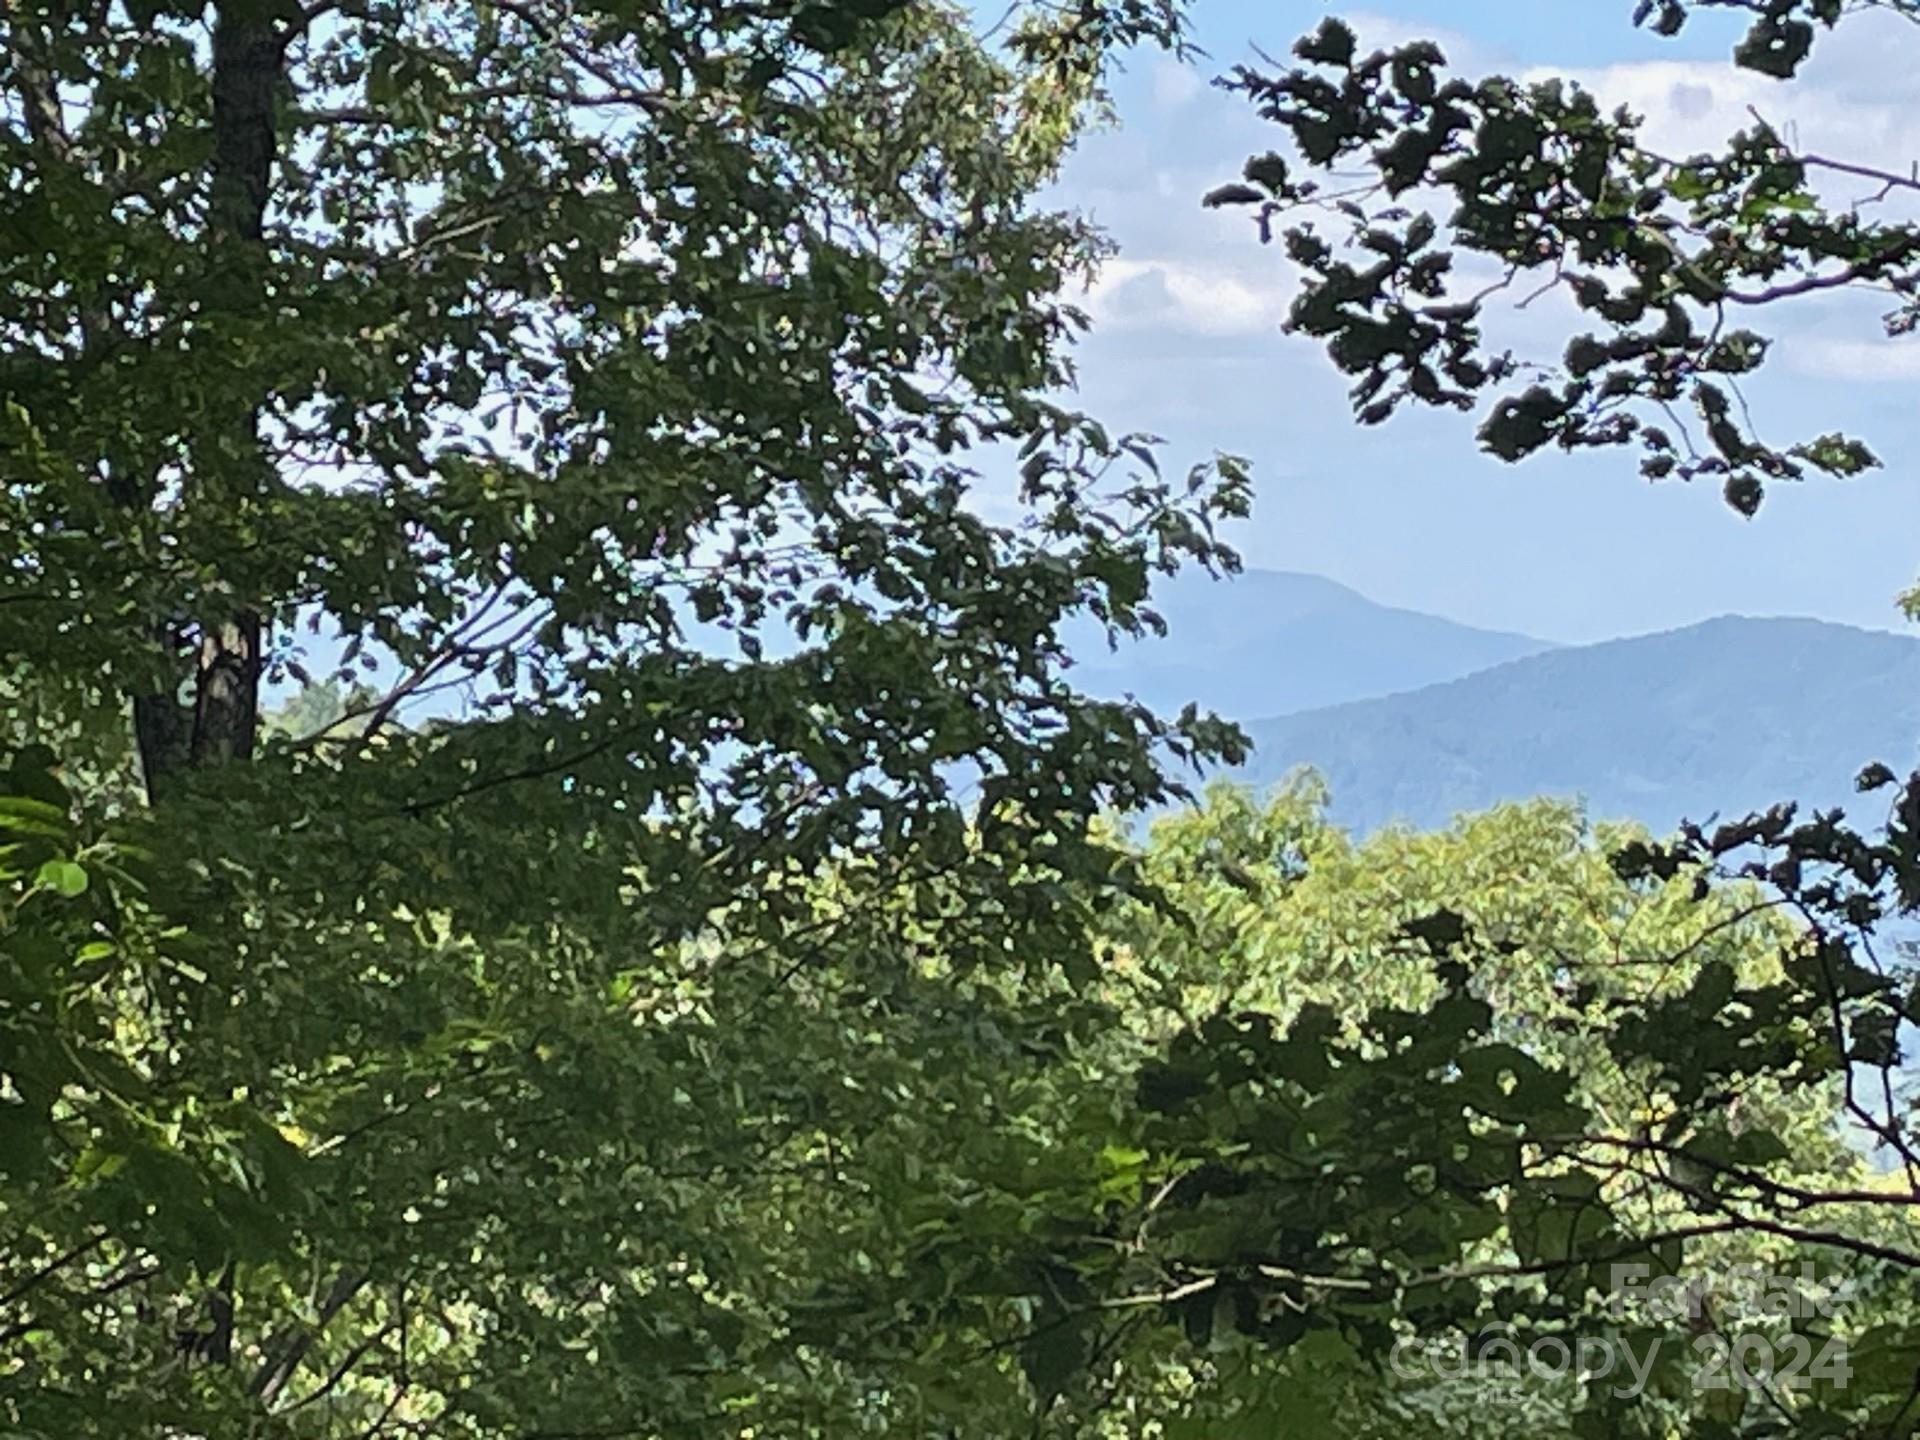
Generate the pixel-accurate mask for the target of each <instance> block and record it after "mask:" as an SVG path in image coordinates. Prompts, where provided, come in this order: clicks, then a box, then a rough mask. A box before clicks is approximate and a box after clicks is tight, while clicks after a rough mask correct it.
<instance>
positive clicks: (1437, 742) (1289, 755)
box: [1233, 617, 1920, 831]
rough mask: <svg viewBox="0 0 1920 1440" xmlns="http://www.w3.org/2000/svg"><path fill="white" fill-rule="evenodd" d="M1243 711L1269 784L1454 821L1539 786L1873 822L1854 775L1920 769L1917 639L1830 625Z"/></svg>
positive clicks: (1345, 815)
mask: <svg viewBox="0 0 1920 1440" xmlns="http://www.w3.org/2000/svg"><path fill="white" fill-rule="evenodd" d="M1244 716H1245V712H1244V711H1243V712H1241V715H1237V716H1235V717H1233V718H1235V719H1240V720H1241V721H1242V724H1243V725H1244V727H1245V728H1246V730H1247V732H1248V734H1249V735H1250V736H1251V737H1252V739H1253V741H1254V743H1255V746H1256V749H1255V754H1254V758H1253V760H1252V762H1251V763H1250V764H1249V765H1248V766H1246V767H1245V768H1244V769H1243V770H1241V771H1239V772H1236V778H1239V779H1242V780H1247V781H1251V782H1252V783H1254V784H1256V785H1260V786H1265V785H1268V784H1271V783H1272V782H1274V781H1277V780H1279V779H1281V778H1282V777H1283V776H1284V775H1286V773H1287V772H1288V771H1290V770H1291V769H1293V768H1294V767H1295V766H1297V765H1300V764H1311V765H1312V766H1313V767H1314V768H1315V769H1317V770H1319V771H1320V773H1321V774H1322V775H1323V776H1324V777H1325V779H1326V781H1327V783H1328V786H1329V788H1330V789H1331V791H1332V798H1333V815H1334V818H1336V819H1338V820H1340V821H1341V822H1343V823H1345V824H1347V825H1349V826H1352V827H1354V828H1356V829H1359V830H1363V831H1364V830H1369V829H1372V828H1374V827H1375V826H1377V825H1380V824H1382V823H1384V822H1386V821H1389V820H1405V821H1407V822H1409V823H1412V824H1414V825H1418V826H1431V825H1440V824H1444V823H1446V822H1447V821H1448V820H1449V819H1451V818H1452V817H1453V816H1454V815H1455V814H1457V813H1459V812H1460V811H1463V810H1473V809H1480V808H1484V807H1485V806H1487V805H1490V804H1493V803H1495V802H1497V801H1501V800H1510V799H1519V798H1522V797H1525V796H1529V795H1540V794H1545V795H1561V796H1577V797H1580V798H1582V799H1584V800H1585V802H1586V805H1587V810H1588V813H1589V814H1590V815H1591V816H1593V817H1595V818H1633V819H1638V820H1641V821H1643V822H1645V823H1646V824H1647V825H1648V826H1650V827H1652V828H1653V829H1655V830H1656V831H1665V830H1669V829H1671V828H1672V827H1673V826H1674V825H1675V824H1677V823H1678V822H1679V821H1680V820H1682V819H1694V820H1705V819H1706V818H1707V817H1708V815H1709V814H1712V813H1715V812H1717V813H1719V814H1720V815H1721V816H1723V817H1724V816H1730V815H1736V814H1744V813H1745V812H1747V811H1748V810H1751V809H1755V808H1761V807H1764V806H1766V805H1769V804H1773V803H1775V802H1777V801H1780V800H1786V799H1795V800H1799V801H1802V802H1803V803H1811V804H1819V805H1823V806H1824V805H1844V806H1848V807H1849V808H1850V809H1855V810H1857V811H1858V813H1859V814H1860V815H1861V817H1862V818H1866V817H1867V816H1868V815H1869V814H1872V815H1873V816H1874V818H1878V814H1879V812H1880V811H1881V810H1882V809H1884V803H1885V802H1884V799H1883V798H1882V797H1880V796H1859V795H1856V794H1855V793H1854V792H1853V786H1852V779H1853V776H1854V775H1855V774H1856V773H1858V771H1859V769H1860V768H1861V767H1862V766H1863V765H1865V764H1866V763H1868V762H1869V761H1874V760H1879V761H1883V762H1885V763H1886V764H1888V765H1890V766H1892V767H1893V768H1894V770H1895V771H1896V772H1899V773H1901V774H1904V773H1906V772H1907V771H1908V770H1909V769H1911V768H1913V767H1914V766H1915V765H1916V764H1920V744H1917V743H1916V742H1920V640H1914V639H1910V638H1908V637H1905V636H1901V635H1893V634H1885V633H1881V632H1877V631H1869V630H1858V629H1854V628H1852V627H1851V626H1845V625H1834V624H1828V623H1826V622H1823V621H1817V620H1797V619H1746V618H1738V617H1728V618H1724V619H1718V620H1709V621H1706V622H1704V623H1702V624H1698V625H1691V626H1688V627H1687V628H1685V629H1681V630H1671V631H1666V632H1663V633H1660V634H1655V635H1643V636H1638V637H1635V638H1632V639H1626V640H1613V641H1608V642H1606V643H1604V644H1598V645H1583V646H1569V647H1564V648H1558V649H1553V650H1548V651H1545V652H1543V653H1539V654H1535V655H1530V656H1527V657H1525V658H1522V659H1519V660H1515V661H1512V662H1510V663H1507V664H1502V665H1497V666H1494V667H1493V668H1491V669H1487V670H1485V671H1482V672H1480V673H1478V674H1474V675H1470V676H1467V677H1465V678H1462V679H1456V680H1452V681H1450V682H1448V683H1445V684H1439V685H1430V686H1426V687H1423V688H1417V689H1410V690H1409V691H1408V692H1407V693H1403V694H1397V695H1392V696H1388V697H1385V698H1380V699H1371V700H1363V701H1358V702H1355V703H1349V704H1342V705H1335V706H1330V707H1324V708H1318V709H1313V710H1309V711H1306V712H1304V713H1299V714H1293V715H1285V716H1281V717H1279V718H1275V719H1266V720H1257V721H1249V720H1247V719H1245V718H1244Z"/></svg>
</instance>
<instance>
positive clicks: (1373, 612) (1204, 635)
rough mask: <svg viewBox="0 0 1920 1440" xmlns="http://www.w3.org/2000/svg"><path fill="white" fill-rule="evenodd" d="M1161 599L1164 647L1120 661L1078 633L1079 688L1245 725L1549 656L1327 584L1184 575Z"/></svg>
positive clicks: (1158, 644)
mask: <svg viewBox="0 0 1920 1440" xmlns="http://www.w3.org/2000/svg"><path fill="white" fill-rule="evenodd" d="M1154 596H1155V600H1154V604H1155V608H1156V609H1158V610H1159V612H1160V614H1161V615H1162V616H1163V617H1165V619H1166V621H1167V626H1168V633H1167V635H1166V636H1165V637H1164V638H1159V639H1148V640H1143V641H1139V642H1136V643H1133V644H1130V645H1127V646H1124V647H1123V648H1122V649H1121V650H1120V651H1119V652H1117V653H1115V652H1110V651H1109V650H1108V649H1107V648H1106V644H1105V642H1104V640H1103V639H1101V638H1100V637H1099V636H1098V635H1097V633H1096V632H1095V631H1094V630H1093V629H1092V627H1080V628H1078V629H1076V630H1075V631H1074V632H1073V633H1072V635H1071V636H1070V637H1069V648H1070V649H1071V650H1072V653H1073V654H1074V655H1075V656H1076V657H1078V658H1079V660H1080V663H1079V664H1078V665H1076V666H1075V667H1074V669H1073V679H1074V682H1075V683H1076V684H1077V685H1079V686H1080V688H1081V689H1083V690H1085V691H1087V692H1088V693H1090V694H1093V695H1098V696H1102V697H1118V696H1120V695H1122V694H1127V693H1131V694H1133V695H1135V696H1137V697H1138V698H1139V699H1141V700H1143V701H1145V702H1146V703H1147V704H1149V705H1150V706H1152V707H1153V708H1155V709H1157V710H1161V711H1164V712H1169V713H1171V712H1177V711H1178V710H1179V709H1180V707H1181V706H1183V705H1185V704H1186V703H1187V702H1188V701H1190V700H1191V701H1196V702H1198V703H1199V704H1200V706H1201V708H1203V709H1210V710H1214V711H1217V712H1218V713H1219V714H1221V715H1225V716H1228V717H1229V718H1234V719H1245V718H1247V717H1250V716H1255V715H1278V714H1284V713H1287V712H1291V711H1296V710H1305V709H1308V708H1311V707H1315V706H1322V705H1333V704H1337V703H1339V702H1341V701H1346V700H1357V699H1361V698H1363V697H1366V696H1373V695H1387V694H1391V693H1393V692H1394V691H1399V690H1409V689H1413V688H1415V687H1418V686H1422V685H1431V684H1434V683H1436V682H1438V681H1442V680H1452V679H1455V678H1457V677H1459V676H1462V675H1468V674H1471V673H1473V672H1474V671H1476V670H1483V669H1485V668H1486V667H1488V666H1490V665H1498V664H1500V663H1501V662H1502V661H1505V660H1513V659H1516V658H1518V657H1520V656H1523V655H1532V654H1536V653H1538V652H1540V651H1542V650H1547V649H1550V648H1551V646H1550V643H1549V642H1548V641H1544V640H1536V639H1533V638H1531V637H1529V636H1526V635H1513V634H1507V633H1503V632H1500V631H1494V630H1477V629H1474V628H1473V627H1472V626H1468V625H1459V624H1455V623H1454V622H1453V621H1451V620H1442V619H1440V618H1439V617H1437V616H1434V615H1422V614H1419V613H1417V612H1415V611H1412V610H1396V609H1393V608H1392V607H1390V606H1386V605H1377V604H1375V603H1374V602H1373V601H1371V600H1368V599H1367V598H1366V597H1364V596H1362V595H1360V594H1358V593H1357V592H1355V591H1353V590H1349V589H1348V588H1347V587H1346V586H1344V585H1340V584H1337V583H1335V582H1334V581H1332V580H1326V579H1322V578H1321V577H1319V576H1317V575H1297V574H1290V573H1287V572H1283V571H1275V570H1248V571H1246V572H1244V573H1243V574H1240V575H1237V576H1234V577H1231V578H1228V579H1223V580H1218V581H1216V580H1211V579H1209V578H1208V577H1207V576H1205V575H1204V574H1200V575H1192V574H1189V575H1181V576H1179V577H1176V578H1175V579H1173V580H1171V581H1162V582H1161V583H1160V584H1159V585H1158V586H1156V588H1155V592H1154Z"/></svg>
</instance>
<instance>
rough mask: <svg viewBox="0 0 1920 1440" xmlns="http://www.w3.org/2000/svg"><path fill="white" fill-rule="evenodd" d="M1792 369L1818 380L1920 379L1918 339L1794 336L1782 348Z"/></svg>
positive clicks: (1919, 346) (1919, 343) (1919, 344)
mask: <svg viewBox="0 0 1920 1440" xmlns="http://www.w3.org/2000/svg"><path fill="white" fill-rule="evenodd" d="M1783 349H1784V352H1785V354H1786V355H1787V357H1788V359H1789V362H1790V363H1791V364H1792V366H1793V368H1794V369H1795V370H1796V371H1798V372H1799V373H1800V374H1802V375H1810V376H1816V377H1818V378H1820V379H1822V380H1851V381H1856V382H1858V381H1868V382H1871V381H1902V382H1904V381H1910V380H1915V379H1920V342H1916V341H1912V340H1834V339H1829V338H1826V337H1819V338H1809V339H1797V340H1792V341H1790V342H1789V343H1788V344H1787V345H1786V346H1784V347H1783Z"/></svg>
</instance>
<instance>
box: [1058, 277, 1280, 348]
mask: <svg viewBox="0 0 1920 1440" xmlns="http://www.w3.org/2000/svg"><path fill="white" fill-rule="evenodd" d="M1237 272H1238V273H1237ZM1288 288H1291V287H1288V286H1286V285H1285V283H1284V281H1283V279H1282V277H1281V276H1280V275H1278V274H1269V275H1268V276H1266V277H1265V278H1264V280H1263V279H1262V278H1261V277H1258V276H1255V275H1250V274H1246V273H1244V267H1241V266H1233V265H1229V264H1223V263H1219V262H1216V261H1213V260H1208V259H1200V260H1189V259H1175V258H1165V259H1153V260H1140V259H1117V260H1110V261H1108V262H1107V264H1105V265H1104V266H1102V267H1101V271H1100V275H1099V278H1098V279H1097V280H1095V282H1094V284H1093V285H1092V287H1091V289H1090V291H1089V294H1088V299H1087V311H1088V313H1089V314H1091V315H1092V316H1093V318H1094V320H1095V322H1096V324H1098V325H1099V326H1100V327H1101V328H1102V329H1104V330H1175V331H1182V332H1185V333H1188V334H1195V335H1216V336H1218V335H1251V334H1257V333H1260V332H1271V331H1272V330H1273V329H1274V328H1275V327H1276V326H1278V325H1279V324H1280V322H1281V320H1282V319H1284V318H1285V316H1286V311H1287V295H1286V294H1285V293H1284V291H1285V290H1286V289H1288Z"/></svg>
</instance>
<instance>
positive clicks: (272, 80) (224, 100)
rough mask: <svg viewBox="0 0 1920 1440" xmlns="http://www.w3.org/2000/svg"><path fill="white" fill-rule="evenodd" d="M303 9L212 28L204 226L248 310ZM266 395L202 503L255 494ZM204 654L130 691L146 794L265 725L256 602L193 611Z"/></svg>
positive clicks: (228, 444) (244, 742)
mask: <svg viewBox="0 0 1920 1440" xmlns="http://www.w3.org/2000/svg"><path fill="white" fill-rule="evenodd" d="M298 20H299V11H298V8H297V7H296V6H291V5H289V4H287V3H285V0H225V3H223V4H221V5H219V6H218V8H217V11H216V16H215V20H214V29H213V173H212V197H211V198H212V205H211V208H210V211H209V221H210V232H211V233H210V234H209V235H208V237H207V243H208V249H209V254H210V258H211V259H212V260H213V262H214V263H213V266H212V267H211V269H212V276H213V281H214V287H215V288H214V296H215V297H216V298H217V301H218V304H219V307H220V309H222V310H224V311H226V312H227V313H229V314H242V315H243V314H246V313H247V312H250V311H255V310H257V308H258V307H259V306H260V305H262V304H263V303H265V299H266V286H265V271H266V262H267V255H266V247H265V245H264V243H263V240H262V236H263V234H264V230H265V221H266V212H267V201H268V197H269V194H270V188H271V183H272V172H273V162H274V159H275V156H276V153H277V149H278V144H279V140H278V136H277V135H276V134H275V132H274V124H273V103H274V95H275V91H276V90H277V89H278V88H279V85H280V82H281V72H282V68H283V66H284V64H285V57H286V49H287V45H288V43H289V41H290V40H291V39H292V38H293V35H294V33H295V29H296V27H297V24H298ZM259 421H260V403H259V401H258V400H257V399H255V398H250V397H246V396H245V394H244V391H242V392H241V396H240V397H237V398H236V400H235V403H234V409H233V413H232V415H231V416H230V417H229V419H228V421H227V423H228V425H229V426H230V427H231V428H230V430H229V432H228V433H226V434H224V435H219V436H217V437H216V438H215V440H214V443H213V445H212V447H211V450H212V453H210V454H201V455H196V456H195V457H193V463H194V464H195V465H196V467H198V468H199V470H200V471H201V472H202V473H200V474H197V475H196V476H195V477H194V479H195V482H196V484H197V487H198V488H199V490H200V492H201V495H202V496H203V497H204V498H203V503H209V502H212V503H218V501H219V500H224V501H225V502H226V503H228V504H238V503H242V500H243V497H245V496H247V495H248V494H249V493H257V490H258V488H259V487H260V485H261V483H262V480H263V477H264V473H265V470H266V467H267V465H268V461H267V459H266V457H265V456H264V455H263V453H262V450H261V445H260V434H259ZM195 622H196V623H195V629H194V639H195V642H196V653H195V655H194V664H193V668H192V671H191V673H190V674H189V673H185V670H186V667H185V661H186V659H187V656H186V655H185V654H184V653H183V654H182V657H181V659H182V672H183V673H182V674H181V675H180V677H179V678H180V680H181V682H183V685H184V686H187V687H190V689H189V694H188V696H187V697H185V698H183V697H182V695H181V693H180V691H181V689H182V688H183V686H182V685H176V686H174V687H172V688H170V689H163V690H160V691H157V692H155V693H150V694H146V695H137V696H135V697H134V702H133V709H134V733H135V738H136V741H137V743H138V745H139V749H140V763H141V771H142V773H143V774H144V775H145V777H146V783H147V793H148V797H149V798H150V799H155V798H158V796H159V795H160V794H162V793H163V792H164V791H165V790H166V789H168V788H169V787H170V785H171V783H172V781H173V779H174V777H175V776H177V775H179V774H180V773H181V772H183V771H185V770H189V769H192V768H195V767H198V766H203V765H214V764H220V763H222V762H225V761H229V760H244V759H246V758H248V757H249V756H250V755H251V754H252V753H253V745H254V737H255V735H256V733H257V731H258V728H259V713H260V677H261V646H262V641H263V632H264V626H263V624H262V621H261V615H260V611H259V609H258V608H256V607H255V606H253V605H248V604H241V605H237V606H235V607H234V608H233V609H231V610H230V611H228V612H227V613H225V614H211V615H200V616H197V617H195Z"/></svg>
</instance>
